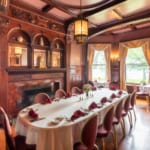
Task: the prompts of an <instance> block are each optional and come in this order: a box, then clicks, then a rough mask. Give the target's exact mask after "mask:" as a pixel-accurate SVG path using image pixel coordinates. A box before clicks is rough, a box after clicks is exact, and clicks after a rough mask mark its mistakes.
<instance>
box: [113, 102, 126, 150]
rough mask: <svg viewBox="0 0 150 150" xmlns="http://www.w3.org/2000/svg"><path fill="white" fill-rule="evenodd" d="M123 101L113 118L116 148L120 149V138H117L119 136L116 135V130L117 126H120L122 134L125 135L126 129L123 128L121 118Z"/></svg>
mask: <svg viewBox="0 0 150 150" xmlns="http://www.w3.org/2000/svg"><path fill="white" fill-rule="evenodd" d="M122 103H123V101H120V102H119V103H118V104H117V106H116V109H115V113H114V116H113V129H114V136H115V147H118V138H117V134H116V128H115V126H116V125H118V124H120V125H121V128H122V132H123V135H124V134H125V133H124V132H125V131H124V127H123V122H122V120H121V116H122V109H123V105H122Z"/></svg>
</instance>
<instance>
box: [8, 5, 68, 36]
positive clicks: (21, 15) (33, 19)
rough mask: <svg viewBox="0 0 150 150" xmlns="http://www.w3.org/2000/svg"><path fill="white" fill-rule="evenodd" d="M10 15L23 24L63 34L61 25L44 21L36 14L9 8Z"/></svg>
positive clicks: (63, 30)
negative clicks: (23, 22)
mask: <svg viewBox="0 0 150 150" xmlns="http://www.w3.org/2000/svg"><path fill="white" fill-rule="evenodd" d="M10 11H11V15H12V17H14V18H17V19H21V20H23V21H25V22H28V23H31V24H36V25H38V26H40V27H44V28H48V29H51V30H55V31H58V32H62V33H65V29H64V27H63V25H60V24H57V23H56V22H52V21H51V20H49V19H45V18H44V17H41V16H39V15H36V14H32V13H31V12H28V11H25V10H22V9H19V8H16V7H13V6H10Z"/></svg>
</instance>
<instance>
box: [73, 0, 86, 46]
mask: <svg viewBox="0 0 150 150" xmlns="http://www.w3.org/2000/svg"><path fill="white" fill-rule="evenodd" d="M74 38H75V40H76V41H77V43H79V44H81V43H84V42H86V41H87V39H88V20H87V19H85V18H84V17H83V16H82V13H81V0H80V15H79V17H78V19H76V20H75V21H74Z"/></svg>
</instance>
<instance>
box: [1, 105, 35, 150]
mask: <svg viewBox="0 0 150 150" xmlns="http://www.w3.org/2000/svg"><path fill="white" fill-rule="evenodd" d="M0 125H1V126H2V128H3V129H4V132H5V138H6V150H35V149H36V146H35V145H26V144H25V137H24V136H19V135H18V136H16V137H13V135H12V128H11V125H10V123H9V119H8V116H7V114H6V112H5V110H4V109H3V108H2V107H0Z"/></svg>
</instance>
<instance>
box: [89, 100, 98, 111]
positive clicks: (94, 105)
mask: <svg viewBox="0 0 150 150" xmlns="http://www.w3.org/2000/svg"><path fill="white" fill-rule="evenodd" d="M95 108H97V104H96V103H95V102H92V103H91V104H90V105H89V110H92V109H95Z"/></svg>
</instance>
